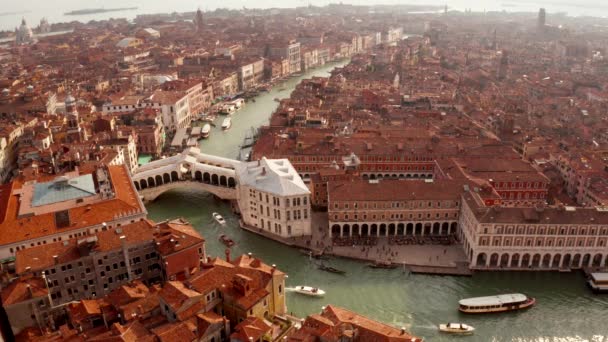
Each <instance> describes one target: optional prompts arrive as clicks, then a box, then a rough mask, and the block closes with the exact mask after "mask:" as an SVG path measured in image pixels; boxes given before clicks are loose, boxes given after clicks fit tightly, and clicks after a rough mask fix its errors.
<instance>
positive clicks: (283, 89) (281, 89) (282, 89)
mask: <svg viewBox="0 0 608 342" xmlns="http://www.w3.org/2000/svg"><path fill="white" fill-rule="evenodd" d="M285 90H287V88H280V89H279V91H285Z"/></svg>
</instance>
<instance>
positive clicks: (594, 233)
mask: <svg viewBox="0 0 608 342" xmlns="http://www.w3.org/2000/svg"><path fill="white" fill-rule="evenodd" d="M459 226H460V231H459V235H460V240H461V241H462V243H463V248H464V250H465V253H466V255H467V256H468V258H469V263H470V268H472V269H482V270H483V269H493V270H509V269H511V270H518V269H533V270H558V269H577V268H583V267H608V247H607V246H608V211H606V210H605V209H603V208H578V207H577V208H575V207H561V206H560V207H551V208H545V207H541V206H538V207H536V208H507V207H498V206H496V207H486V206H485V205H483V202H482V201H481V199H480V198H479V196H478V195H477V194H476V193H474V192H465V193H464V195H463V196H462V210H461V213H460V219H459Z"/></svg>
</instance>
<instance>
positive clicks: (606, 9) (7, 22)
mask: <svg viewBox="0 0 608 342" xmlns="http://www.w3.org/2000/svg"><path fill="white" fill-rule="evenodd" d="M339 2H342V3H344V4H354V5H380V4H412V5H427V4H428V5H440V6H443V5H446V4H447V5H448V7H449V8H450V9H454V10H464V9H467V8H470V9H472V10H473V11H484V10H487V11H503V10H504V11H507V12H535V11H537V10H538V8H539V7H545V8H546V9H547V12H548V13H549V14H550V13H557V12H566V13H568V14H569V15H574V16H580V15H590V16H608V4H607V3H605V2H603V1H597V0H582V1H576V2H573V1H565V0H534V1H529V0H481V1H470V0H426V1H416V0H411V1H405V2H404V1H400V0H343V1H336V0H283V1H278V0H256V1H255V2H254V1H251V0H224V1H222V2H220V3H219V5H215V4H218V3H216V2H214V3H213V4H210V2H209V1H202V0H173V1H170V2H168V1H161V0H92V1H87V2H82V1H80V0H56V1H52V2H51V1H41V0H22V1H15V2H7V3H6V4H4V5H3V7H2V9H1V10H0V30H12V29H14V28H15V27H16V26H18V25H19V24H20V21H21V18H22V17H24V18H26V20H28V22H29V24H30V26H32V27H34V26H36V25H38V23H39V21H40V19H41V18H42V17H47V19H48V20H49V22H51V23H57V22H68V21H72V20H79V21H83V22H87V21H89V20H94V19H97V20H102V19H108V18H123V17H124V18H128V19H132V18H134V17H135V16H136V15H137V14H146V13H170V12H187V11H194V10H196V9H197V8H201V9H202V10H204V11H211V10H215V9H216V8H235V9H240V8H243V7H248V8H270V7H283V8H285V7H297V6H306V5H308V4H312V5H317V6H324V5H328V4H330V3H339ZM101 7H104V8H117V7H119V8H123V7H138V9H137V10H132V11H121V12H108V13H100V14H93V15H81V16H65V15H64V13H65V12H68V11H72V10H79V9H85V8H101ZM8 13H10V14H8Z"/></svg>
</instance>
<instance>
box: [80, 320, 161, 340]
mask: <svg viewBox="0 0 608 342" xmlns="http://www.w3.org/2000/svg"><path fill="white" fill-rule="evenodd" d="M155 339H156V337H155V336H154V335H153V334H151V333H150V332H149V331H148V330H147V329H146V328H145V327H144V326H143V325H142V324H141V323H140V322H139V321H133V322H130V323H127V324H125V325H120V323H114V324H113V325H112V328H111V330H110V331H108V332H106V333H104V334H100V335H98V336H95V337H93V338H90V339H88V340H89V341H106V342H115V341H116V342H122V341H124V342H155Z"/></svg>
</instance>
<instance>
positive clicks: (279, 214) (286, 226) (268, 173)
mask: <svg viewBox="0 0 608 342" xmlns="http://www.w3.org/2000/svg"><path fill="white" fill-rule="evenodd" d="M238 182H239V186H238V193H239V197H238V201H239V208H240V211H241V214H242V220H243V223H244V224H245V225H246V226H248V227H250V228H258V229H260V230H264V232H265V233H267V234H272V235H276V236H279V237H283V238H288V237H296V236H304V235H310V234H311V203H310V190H308V187H307V186H306V185H305V184H304V182H303V181H302V179H301V178H300V177H299V176H298V173H297V172H296V171H295V169H294V168H293V166H291V163H289V161H288V160H287V159H278V160H269V159H266V158H262V159H261V160H259V161H255V162H250V163H246V164H244V166H243V167H242V168H241V170H240V171H239V179H238Z"/></svg>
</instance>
